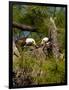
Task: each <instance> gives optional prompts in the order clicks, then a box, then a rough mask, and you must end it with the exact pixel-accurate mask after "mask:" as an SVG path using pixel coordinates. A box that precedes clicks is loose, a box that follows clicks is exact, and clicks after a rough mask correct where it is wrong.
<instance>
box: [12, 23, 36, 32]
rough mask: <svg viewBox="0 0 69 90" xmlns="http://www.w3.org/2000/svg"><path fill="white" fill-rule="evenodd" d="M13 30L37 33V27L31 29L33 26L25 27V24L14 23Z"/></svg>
mask: <svg viewBox="0 0 69 90" xmlns="http://www.w3.org/2000/svg"><path fill="white" fill-rule="evenodd" d="M13 28H18V29H21V30H22V31H32V32H36V31H37V30H36V28H35V27H31V26H28V25H24V24H19V23H16V22H13Z"/></svg>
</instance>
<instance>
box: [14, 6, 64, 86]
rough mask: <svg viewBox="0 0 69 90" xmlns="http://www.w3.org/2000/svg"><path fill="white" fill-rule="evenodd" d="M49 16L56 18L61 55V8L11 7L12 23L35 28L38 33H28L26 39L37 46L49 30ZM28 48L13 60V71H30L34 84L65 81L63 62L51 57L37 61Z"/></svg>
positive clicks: (62, 23)
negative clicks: (26, 69) (31, 39)
mask: <svg viewBox="0 0 69 90" xmlns="http://www.w3.org/2000/svg"><path fill="white" fill-rule="evenodd" d="M50 16H52V17H54V18H55V17H56V19H55V24H56V26H57V33H58V43H59V46H60V48H61V51H62V53H64V50H65V49H64V48H65V9H64V8H61V7H59V8H58V7H49V6H37V5H13V21H15V22H17V23H22V24H26V25H31V26H33V27H36V29H37V31H38V32H30V34H29V35H28V37H32V38H34V39H35V41H36V43H37V44H39V43H40V42H41V40H42V38H44V37H45V36H48V32H49V28H50V20H49V18H50ZM14 31H16V32H13V34H14V36H15V35H19V34H20V32H21V31H20V30H19V29H17V30H14ZM28 49H29V48H26V49H24V48H23V51H21V57H19V58H15V60H14V62H13V70H16V69H25V68H28V69H31V72H29V73H30V76H31V77H32V78H33V81H34V84H51V83H61V82H64V81H65V61H64V59H63V60H61V59H60V60H59V61H58V62H56V60H55V59H54V58H53V57H50V58H49V57H48V58H47V59H44V58H43V59H42V60H40V59H39V60H38V59H37V58H36V57H35V55H32V53H31V52H28V51H27V50H28Z"/></svg>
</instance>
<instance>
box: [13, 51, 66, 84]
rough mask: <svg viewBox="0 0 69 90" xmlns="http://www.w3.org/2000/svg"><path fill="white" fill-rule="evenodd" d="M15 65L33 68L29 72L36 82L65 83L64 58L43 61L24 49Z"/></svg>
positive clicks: (21, 67) (22, 67)
mask: <svg viewBox="0 0 69 90" xmlns="http://www.w3.org/2000/svg"><path fill="white" fill-rule="evenodd" d="M14 65H15V67H18V68H20V69H24V68H28V69H31V72H29V73H30V76H31V77H32V78H33V82H34V84H51V83H63V82H64V80H65V61H64V60H59V61H58V62H56V60H55V59H54V58H48V59H45V60H44V59H43V60H42V61H41V60H40V59H39V60H37V59H36V57H34V56H33V55H32V54H31V53H29V52H28V51H27V50H24V51H23V52H22V54H21V58H20V59H18V61H17V63H14ZM15 67H14V69H15Z"/></svg>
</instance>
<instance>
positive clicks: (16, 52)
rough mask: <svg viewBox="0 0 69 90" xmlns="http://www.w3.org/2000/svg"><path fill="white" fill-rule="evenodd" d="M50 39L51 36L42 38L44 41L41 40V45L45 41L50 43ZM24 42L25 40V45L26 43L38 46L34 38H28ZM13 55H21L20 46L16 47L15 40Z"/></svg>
mask: <svg viewBox="0 0 69 90" xmlns="http://www.w3.org/2000/svg"><path fill="white" fill-rule="evenodd" d="M48 41H49V38H48V37H44V38H43V39H42V41H41V45H43V44H44V43H46V44H49V42H48ZM22 42H23V45H24V46H26V45H33V46H35V47H38V46H37V44H36V42H35V40H34V39H33V38H26V39H24V40H23V41H22ZM13 55H15V56H20V54H19V51H18V48H17V47H16V44H15V42H13Z"/></svg>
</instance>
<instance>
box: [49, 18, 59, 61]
mask: <svg viewBox="0 0 69 90" xmlns="http://www.w3.org/2000/svg"><path fill="white" fill-rule="evenodd" d="M50 22H51V25H50V28H49V38H50V40H51V43H52V52H53V55H54V57H55V58H56V59H57V60H58V58H59V45H58V40H57V27H56V25H55V22H54V20H53V18H50Z"/></svg>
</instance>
